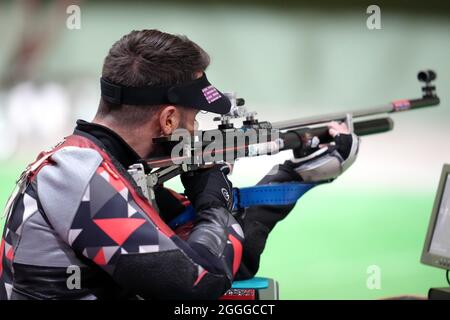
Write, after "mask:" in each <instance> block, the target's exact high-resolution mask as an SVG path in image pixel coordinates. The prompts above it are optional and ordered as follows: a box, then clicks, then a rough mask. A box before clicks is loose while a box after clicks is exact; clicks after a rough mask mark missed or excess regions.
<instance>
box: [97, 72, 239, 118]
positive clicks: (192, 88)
mask: <svg viewBox="0 0 450 320" xmlns="http://www.w3.org/2000/svg"><path fill="white" fill-rule="evenodd" d="M100 88H101V95H102V98H103V99H105V100H106V101H107V102H109V103H111V104H117V105H120V104H129V105H161V104H173V105H180V106H184V107H190V108H194V109H198V110H203V111H208V112H213V113H218V114H226V113H228V112H230V109H231V102H230V100H229V99H228V98H227V97H226V96H225V95H224V94H223V93H222V92H220V91H219V90H217V89H216V88H215V87H214V86H213V85H212V84H211V83H210V82H209V81H208V79H207V78H206V74H205V73H203V76H201V77H200V78H198V79H196V80H193V81H190V82H186V83H183V84H180V85H173V86H145V87H125V86H120V85H116V84H113V83H111V82H109V81H108V80H106V79H104V78H101V79H100Z"/></svg>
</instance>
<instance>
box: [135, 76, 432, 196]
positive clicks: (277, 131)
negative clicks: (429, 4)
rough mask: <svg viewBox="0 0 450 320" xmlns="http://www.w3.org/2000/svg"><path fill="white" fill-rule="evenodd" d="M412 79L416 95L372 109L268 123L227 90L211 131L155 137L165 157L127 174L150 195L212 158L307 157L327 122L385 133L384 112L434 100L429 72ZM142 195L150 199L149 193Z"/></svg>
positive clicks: (325, 138) (388, 123)
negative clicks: (224, 110) (225, 107)
mask: <svg viewBox="0 0 450 320" xmlns="http://www.w3.org/2000/svg"><path fill="white" fill-rule="evenodd" d="M417 78H418V80H419V81H420V82H423V87H422V97H421V98H417V99H401V100H395V101H393V102H391V103H388V104H386V105H381V106H377V107H373V108H367V109H362V110H355V111H349V112H342V113H334V114H326V115H321V116H313V117H308V118H300V119H293V120H285V121H278V122H272V123H270V122H267V121H258V119H257V118H256V117H255V116H256V113H255V112H248V111H247V110H246V109H245V107H244V104H245V101H244V100H243V99H241V98H237V97H236V95H235V94H227V97H228V98H229V99H230V101H231V104H232V107H231V110H230V112H229V113H228V114H225V115H222V116H220V117H217V118H215V119H214V120H216V121H219V122H220V124H219V125H218V128H217V129H216V130H206V131H199V132H196V133H195V134H194V135H192V134H191V133H188V132H187V131H184V132H183V133H182V134H173V135H171V136H168V137H158V138H155V139H154V143H157V144H159V145H160V146H162V147H163V149H164V150H165V155H163V156H160V157H156V158H151V159H146V160H145V162H146V163H147V165H148V167H149V168H151V169H155V170H153V171H152V172H151V173H149V174H145V175H143V173H144V166H143V165H142V164H140V163H138V164H135V165H133V166H131V167H130V169H129V172H130V174H131V175H132V176H134V177H135V180H137V182H138V184H139V185H140V186H141V188H142V189H147V188H148V190H150V191H149V193H152V191H151V190H152V187H154V186H155V185H157V184H162V183H164V182H165V181H167V180H169V179H171V178H173V177H175V176H177V175H179V174H181V173H182V172H188V171H193V170H197V169H199V168H201V167H202V166H205V165H207V164H210V163H213V162H220V161H226V162H234V161H235V160H237V159H239V158H243V157H252V156H260V155H271V154H276V153H278V152H280V151H283V150H293V153H294V156H295V157H297V158H299V157H307V156H308V155H310V154H312V153H313V152H314V151H316V150H317V149H318V148H319V144H323V143H329V142H331V141H332V137H331V136H330V135H329V133H328V124H329V122H331V121H337V122H346V123H347V125H348V127H349V129H350V131H352V132H354V133H355V134H356V135H358V136H366V135H371V134H376V133H382V132H387V131H390V130H392V129H393V125H394V123H393V120H392V119H391V118H390V117H389V116H388V114H389V113H395V112H403V111H409V110H415V109H419V108H424V107H431V106H436V105H438V104H439V102H440V100H439V97H438V96H437V95H436V87H435V86H434V85H433V84H432V82H433V81H434V80H435V79H436V73H435V72H434V71H432V70H425V71H420V72H419V73H418V75H417ZM242 117H243V118H245V120H244V121H243V124H242V126H241V127H239V128H235V127H234V124H233V123H232V122H231V120H232V119H236V118H242ZM137 177H141V178H137ZM144 177H145V178H144ZM139 181H140V182H139ZM145 186H146V187H147V188H146V187H145ZM144 193H145V192H144ZM146 195H147V196H148V197H149V198H153V197H154V195H152V194H146Z"/></svg>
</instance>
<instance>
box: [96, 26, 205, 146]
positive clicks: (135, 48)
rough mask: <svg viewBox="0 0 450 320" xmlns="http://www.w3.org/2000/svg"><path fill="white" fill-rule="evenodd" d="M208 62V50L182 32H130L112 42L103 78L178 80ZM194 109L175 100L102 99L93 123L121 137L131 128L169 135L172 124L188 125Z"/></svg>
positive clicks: (155, 82)
mask: <svg viewBox="0 0 450 320" xmlns="http://www.w3.org/2000/svg"><path fill="white" fill-rule="evenodd" d="M209 62H210V59H209V56H208V54H207V53H206V52H205V51H204V50H203V49H202V48H200V47H199V46H198V45H197V44H195V43H194V42H192V41H191V40H189V39H188V38H187V37H185V36H177V35H171V34H168V33H164V32H160V31H158V30H142V31H132V32H131V33H129V34H127V35H125V36H123V37H122V38H121V39H120V40H119V41H117V42H116V43H115V44H114V45H113V46H112V47H111V49H110V51H109V53H108V55H107V56H106V58H105V62H104V64H103V71H102V78H103V79H106V80H107V81H109V82H111V83H114V84H116V85H120V86H126V87H145V86H169V85H179V84H183V83H186V82H189V81H192V80H195V79H197V78H200V77H201V76H202V75H203V71H204V70H205V69H206V68H207V67H208V65H209ZM197 112H198V110H196V109H193V108H188V107H184V106H180V105H172V104H162V105H161V104H160V105H128V104H112V103H110V102H108V101H106V100H105V99H104V98H101V100H100V105H99V108H98V111H97V114H96V116H95V119H94V122H97V123H100V124H103V125H107V126H108V127H111V128H112V129H113V130H115V131H116V132H118V133H119V134H121V135H122V136H123V135H124V132H127V131H130V130H134V131H136V130H137V131H140V132H142V133H144V132H145V133H146V134H145V136H146V137H148V134H149V131H152V133H151V135H152V136H158V135H169V134H171V133H172V132H173V131H174V130H175V129H177V128H185V129H188V130H193V129H194V122H195V115H196V114H197ZM124 138H126V137H124ZM126 140H127V139H126ZM128 140H130V139H128ZM150 140H151V139H150ZM128 142H129V141H128ZM129 143H130V142H129ZM149 143H151V141H149ZM137 151H139V150H137ZM152 153H153V152H152Z"/></svg>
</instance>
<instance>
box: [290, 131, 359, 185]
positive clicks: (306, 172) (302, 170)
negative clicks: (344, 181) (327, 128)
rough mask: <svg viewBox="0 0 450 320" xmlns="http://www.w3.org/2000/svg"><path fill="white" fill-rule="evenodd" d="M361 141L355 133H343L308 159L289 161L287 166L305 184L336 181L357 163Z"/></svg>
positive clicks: (307, 157)
mask: <svg viewBox="0 0 450 320" xmlns="http://www.w3.org/2000/svg"><path fill="white" fill-rule="evenodd" d="M359 141H360V140H359V138H358V137H357V136H356V135H355V134H354V133H351V134H342V133H341V134H338V135H336V136H335V137H334V141H333V142H332V143H330V144H329V145H327V146H325V147H322V148H320V149H319V150H317V151H315V152H314V153H312V154H310V155H308V156H306V157H303V158H294V159H291V160H288V161H286V162H285V165H287V166H290V167H291V168H292V169H294V170H295V171H296V172H297V173H298V174H299V175H300V177H301V179H302V180H303V181H305V182H321V181H330V180H334V179H336V178H337V177H338V176H339V175H340V174H342V173H343V172H344V171H345V170H347V169H348V168H349V167H350V166H351V165H352V164H353V162H355V160H356V156H357V155H358V151H359Z"/></svg>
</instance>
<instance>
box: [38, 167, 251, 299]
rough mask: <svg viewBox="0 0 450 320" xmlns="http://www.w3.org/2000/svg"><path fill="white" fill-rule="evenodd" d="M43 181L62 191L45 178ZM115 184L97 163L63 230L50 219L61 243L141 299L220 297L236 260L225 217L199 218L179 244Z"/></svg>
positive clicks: (234, 229)
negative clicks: (71, 216)
mask: <svg viewBox="0 0 450 320" xmlns="http://www.w3.org/2000/svg"><path fill="white" fill-rule="evenodd" d="M80 170H83V168H80ZM45 179H46V180H47V181H46V183H53V184H57V183H59V184H61V183H62V185H65V182H60V181H59V180H56V178H55V181H53V182H52V180H51V175H50V174H47V177H46V178H45ZM45 179H41V180H42V181H44V180H45ZM123 179H124V178H123V177H121V176H118V175H117V172H114V171H112V170H111V167H110V166H109V165H108V164H107V163H105V162H102V163H100V164H99V165H98V167H97V168H96V169H95V172H94V173H93V174H92V175H91V177H90V179H89V181H88V184H87V186H86V187H85V189H84V190H83V192H82V195H81V196H80V198H79V199H81V201H79V206H78V207H77V209H76V210H75V212H74V214H73V219H72V220H71V222H70V224H69V225H67V226H66V227H65V226H64V225H62V224H58V223H57V221H56V219H55V220H54V222H55V223H54V225H55V226H56V229H57V232H58V233H59V234H60V235H61V237H62V238H63V240H64V241H66V242H67V243H68V244H69V245H70V246H71V247H72V248H73V250H74V251H75V252H77V253H79V254H81V255H83V256H84V257H86V258H87V259H89V260H91V261H92V262H94V263H95V264H96V265H98V266H100V267H101V268H102V269H103V270H105V271H106V272H107V273H108V274H109V275H110V276H111V277H112V278H113V279H114V280H115V282H116V283H117V284H118V285H120V286H121V287H122V288H124V289H127V290H130V291H131V292H134V293H136V294H137V295H139V296H141V297H144V298H153V299H215V298H218V297H220V296H221V295H222V294H223V293H225V291H226V290H228V289H229V288H230V286H231V283H232V281H233V278H234V275H235V274H236V272H237V269H238V267H239V264H240V261H241V255H242V244H241V243H242V240H243V233H242V229H241V228H240V226H239V224H238V223H237V222H236V220H235V219H234V218H233V216H232V215H231V213H230V212H228V211H227V210H226V209H225V208H220V207H217V208H208V209H206V210H203V211H202V212H199V213H198V215H197V219H196V221H195V223H194V229H193V231H192V232H191V234H190V235H189V238H188V239H187V240H186V241H184V240H182V239H181V238H179V237H178V236H177V235H176V234H174V233H173V234H170V235H168V234H167V233H166V232H163V230H164V229H165V228H168V227H167V226H166V225H161V222H158V221H156V220H157V219H152V217H151V215H150V214H149V212H147V211H146V210H145V209H143V208H142V206H141V205H138V201H135V200H134V199H135V198H134V197H133V196H132V194H131V192H130V191H131V190H130V189H129V188H127V187H126V184H125V183H124V180H123ZM67 185H70V184H69V183H67ZM61 191H63V190H61ZM60 206H61V208H63V206H64V203H61V204H60ZM53 211H55V210H54V209H53ZM160 221H161V220H160Z"/></svg>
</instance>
